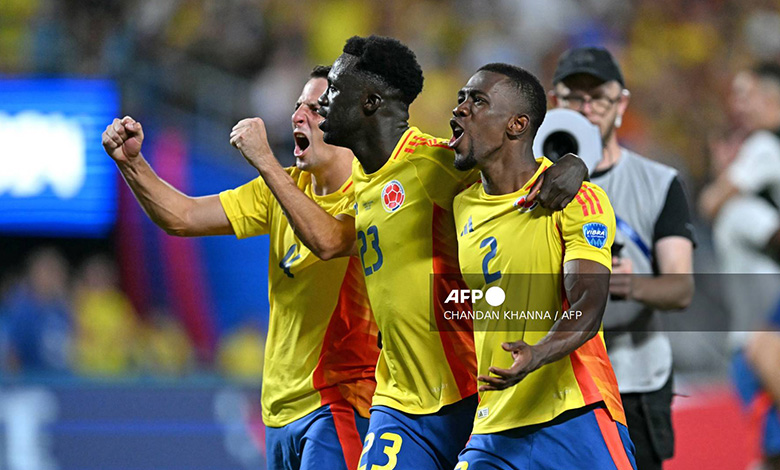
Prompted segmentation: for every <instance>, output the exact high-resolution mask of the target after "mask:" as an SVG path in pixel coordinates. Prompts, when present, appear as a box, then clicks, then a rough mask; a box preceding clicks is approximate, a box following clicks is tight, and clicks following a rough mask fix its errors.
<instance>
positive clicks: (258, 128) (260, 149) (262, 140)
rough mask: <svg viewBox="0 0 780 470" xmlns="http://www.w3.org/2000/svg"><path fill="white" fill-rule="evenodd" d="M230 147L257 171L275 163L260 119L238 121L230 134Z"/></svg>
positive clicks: (263, 124)
mask: <svg viewBox="0 0 780 470" xmlns="http://www.w3.org/2000/svg"><path fill="white" fill-rule="evenodd" d="M230 145H232V146H233V147H235V148H237V149H238V150H240V151H241V154H242V155H243V156H244V158H246V159H247V160H248V161H249V163H250V164H252V166H254V167H255V168H257V169H258V170H262V168H263V167H264V166H265V165H267V164H269V163H276V162H275V158H274V156H273V152H271V146H270V145H269V144H268V136H267V134H266V131H265V123H264V122H263V120H262V119H260V118H248V119H242V120H241V121H239V122H238V124H236V125H235V126H234V127H233V131H232V132H231V133H230Z"/></svg>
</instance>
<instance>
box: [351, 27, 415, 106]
mask: <svg viewBox="0 0 780 470" xmlns="http://www.w3.org/2000/svg"><path fill="white" fill-rule="evenodd" d="M344 53H345V54H349V55H352V56H355V57H357V58H358V60H357V63H356V64H355V68H356V69H357V70H360V71H362V72H366V73H369V74H372V75H375V76H377V77H379V78H380V79H381V80H382V81H383V82H384V83H385V84H387V85H388V86H390V87H392V88H395V89H396V90H398V91H399V92H401V100H402V101H403V102H404V103H406V104H407V105H410V104H412V102H413V101H414V100H415V98H417V95H419V94H420V92H421V91H422V89H423V73H422V68H421V67H420V64H419V63H418V62H417V56H415V55H414V52H412V50H411V49H409V48H408V47H406V46H405V45H404V44H402V43H401V41H399V40H398V39H394V38H388V37H384V36H376V35H371V36H369V37H360V36H353V37H351V38H349V39H347V43H346V44H345V45H344Z"/></svg>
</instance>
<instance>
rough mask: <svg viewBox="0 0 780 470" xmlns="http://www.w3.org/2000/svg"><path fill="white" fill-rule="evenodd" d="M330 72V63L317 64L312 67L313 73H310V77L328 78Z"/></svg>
mask: <svg viewBox="0 0 780 470" xmlns="http://www.w3.org/2000/svg"><path fill="white" fill-rule="evenodd" d="M329 73H330V65H315V66H314V68H313V69H311V73H310V74H309V79H312V78H325V79H327V78H328V74H329Z"/></svg>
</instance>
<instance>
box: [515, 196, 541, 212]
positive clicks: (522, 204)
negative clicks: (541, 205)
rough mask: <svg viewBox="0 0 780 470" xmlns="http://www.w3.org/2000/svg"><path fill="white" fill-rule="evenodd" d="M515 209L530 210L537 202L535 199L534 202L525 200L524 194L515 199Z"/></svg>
mask: <svg viewBox="0 0 780 470" xmlns="http://www.w3.org/2000/svg"><path fill="white" fill-rule="evenodd" d="M514 205H515V209H517V210H518V211H520V212H521V213H522V212H530V211H532V210H534V209H536V206H537V205H538V203H537V202H536V201H534V202H528V201H526V196H521V197H520V198H519V199H518V200H517V201H515V204H514Z"/></svg>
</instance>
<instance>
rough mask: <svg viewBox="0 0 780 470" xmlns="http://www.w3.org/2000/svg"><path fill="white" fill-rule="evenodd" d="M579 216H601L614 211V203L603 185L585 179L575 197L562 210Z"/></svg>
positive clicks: (570, 214)
mask: <svg viewBox="0 0 780 470" xmlns="http://www.w3.org/2000/svg"><path fill="white" fill-rule="evenodd" d="M560 212H561V213H562V214H563V213H565V214H566V216H576V217H577V218H586V219H587V218H599V217H603V216H605V215H608V214H612V213H613V209H612V203H610V201H609V197H608V196H607V193H606V192H604V190H603V189H601V186H599V185H597V184H595V183H591V182H589V181H585V182H583V183H582V186H580V190H579V191H578V192H577V195H576V196H574V199H572V200H571V202H570V203H569V204H568V205H567V206H566V207H565V208H564V209H563V211H560Z"/></svg>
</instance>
